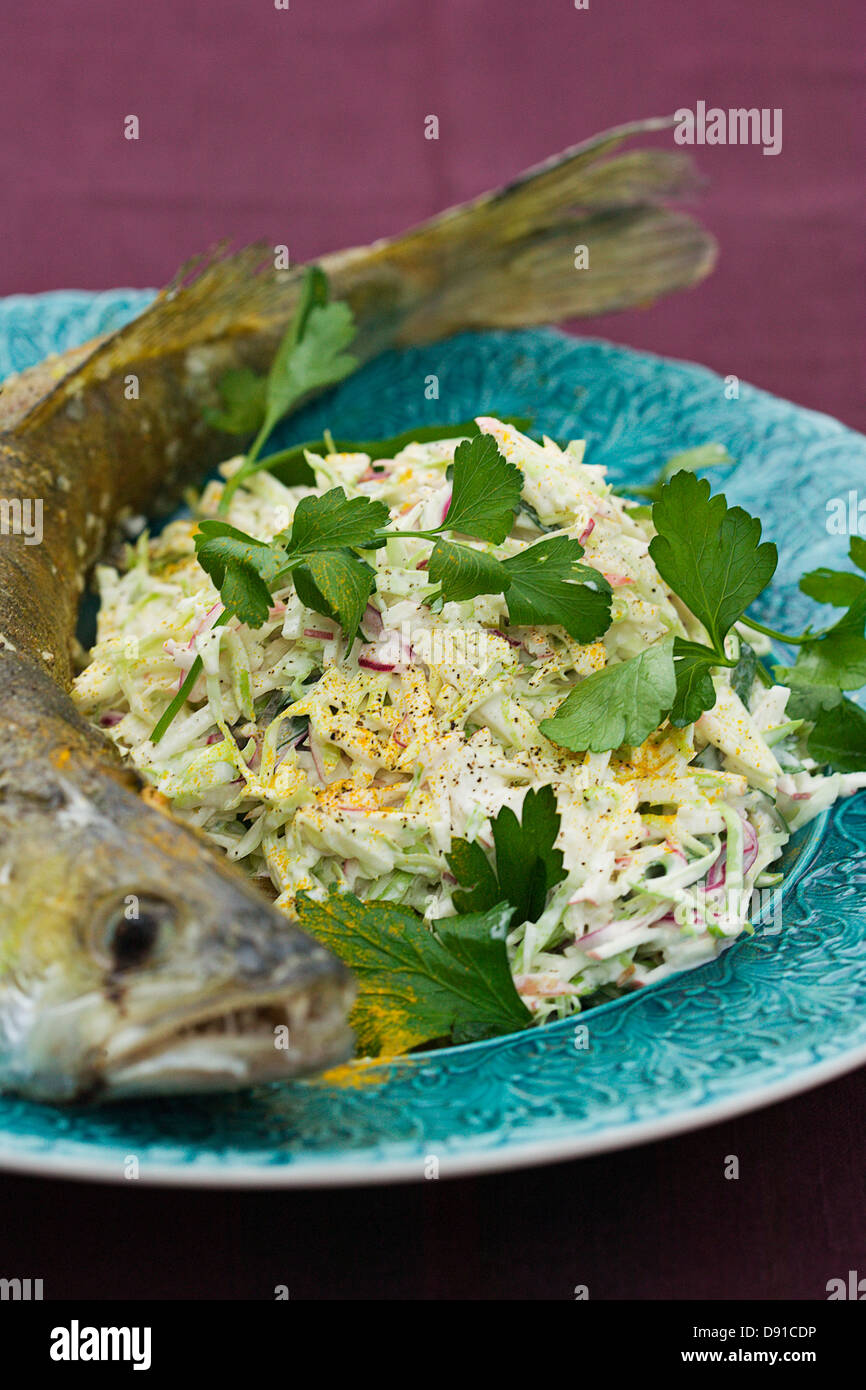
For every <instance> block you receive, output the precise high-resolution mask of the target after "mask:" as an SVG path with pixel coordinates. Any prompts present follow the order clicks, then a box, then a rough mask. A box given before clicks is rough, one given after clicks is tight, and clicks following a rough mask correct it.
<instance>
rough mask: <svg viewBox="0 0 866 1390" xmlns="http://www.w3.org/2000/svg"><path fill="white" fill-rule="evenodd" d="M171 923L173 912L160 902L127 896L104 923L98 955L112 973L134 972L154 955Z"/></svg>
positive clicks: (172, 923) (132, 894)
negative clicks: (104, 960) (108, 965)
mask: <svg viewBox="0 0 866 1390" xmlns="http://www.w3.org/2000/svg"><path fill="white" fill-rule="evenodd" d="M174 922H175V911H174V908H173V907H172V906H171V904H170V903H167V902H166V901H165V900H164V899H163V898H155V897H152V896H151V895H149V894H148V895H147V896H144V895H142V896H139V895H137V894H134V893H130V894H128V895H127V897H126V898H125V899H124V901H123V904H122V905H120V906H118V907H115V908H114V910H113V911H112V912H111V913H110V914H109V916H108V918H107V919H106V921H105V924H104V926H103V929H102V932H101V942H100V946H101V950H100V954H101V955H102V956H103V957H105V959H106V963H107V964H110V966H111V968H112V970H115V971H124V970H136V969H138V968H140V967H141V966H143V965H147V964H148V962H149V961H151V960H152V959H153V958H154V957H155V956H156V955H157V954H158V951H159V948H160V946H162V945H163V944H164V941H165V938H166V936H167V935H168V934H169V932H170V931H171V928H172V926H173V925H174Z"/></svg>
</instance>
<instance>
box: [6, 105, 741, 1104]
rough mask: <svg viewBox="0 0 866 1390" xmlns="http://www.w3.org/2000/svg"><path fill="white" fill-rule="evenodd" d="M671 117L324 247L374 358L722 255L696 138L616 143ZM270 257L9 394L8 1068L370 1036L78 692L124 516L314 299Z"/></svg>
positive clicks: (704, 266)
mask: <svg viewBox="0 0 866 1390" xmlns="http://www.w3.org/2000/svg"><path fill="white" fill-rule="evenodd" d="M669 124H670V122H668V121H664V120H660V121H648V122H641V123H637V124H635V125H632V126H623V127H621V128H619V129H617V130H614V131H611V132H608V133H607V134H605V135H602V136H599V137H597V138H596V139H594V140H592V141H589V142H588V143H586V144H584V145H579V146H575V147H574V148H572V149H570V150H568V151H566V152H565V153H564V154H563V155H560V156H558V157H557V158H556V159H553V160H551V161H548V162H547V163H545V164H542V165H540V166H538V167H537V168H535V169H532V170H530V171H529V172H528V173H526V174H524V175H523V176H522V177H521V178H519V179H518V180H516V181H515V182H513V183H511V184H509V185H508V186H507V187H505V188H503V189H501V190H499V191H498V192H495V193H492V194H488V195H485V196H484V197H481V198H479V199H477V200H475V201H473V202H470V203H467V204H465V205H463V206H462V207H459V208H455V209H451V210H450V211H448V212H446V213H444V214H442V215H441V216H439V217H437V218H435V219H433V220H432V221H430V222H427V223H425V224H423V225H422V226H420V227H417V228H415V229H414V230H412V231H410V232H408V233H407V234H406V235H404V236H402V237H399V238H397V239H395V240H384V241H379V242H376V243H374V244H373V245H372V246H369V247H366V248H362V249H358V248H356V249H351V250H347V251H342V252H339V253H336V254H333V255H328V256H325V257H323V258H322V259H321V260H320V262H319V264H320V265H321V267H322V269H323V270H324V271H325V272H326V274H327V275H328V277H329V279H330V282H331V286H332V292H333V294H334V297H335V298H341V299H345V300H347V301H348V303H349V305H350V306H351V308H352V310H353V312H354V315H355V318H356V321H357V323H358V326H359V333H358V338H357V340H356V342H355V344H354V345H353V349H352V350H353V352H354V353H355V354H356V356H357V357H358V358H359V360H360V361H367V360H369V359H370V358H371V357H373V356H374V355H375V354H377V353H379V352H381V351H382V350H383V349H385V348H389V347H394V346H400V345H404V344H413V343H422V342H429V341H432V340H434V339H437V338H442V337H446V336H448V335H449V334H452V333H455V332H457V331H459V330H463V329H475V328H483V327H512V326H515V325H522V324H531V323H540V322H551V321H558V320H562V319H565V318H571V317H576V316H581V315H590V314H596V313H601V312H605V311H609V310H612V309H620V308H625V307H627V306H630V305H635V304H645V303H648V302H650V301H652V300H653V299H655V298H657V297H658V296H659V295H661V294H664V293H666V292H668V291H671V290H674V289H678V288H681V287H684V286H687V285H689V284H691V283H693V282H694V281H696V280H697V279H699V278H700V277H701V276H703V275H704V274H706V273H707V271H708V270H709V269H710V267H711V265H712V261H713V256H714V245H713V242H712V239H711V238H710V237H709V236H708V234H707V233H706V232H705V231H704V230H703V229H702V228H701V227H700V226H698V225H697V224H696V223H695V222H694V221H693V220H692V219H691V218H689V217H688V216H686V215H684V214H682V213H679V212H675V211H671V210H670V209H668V208H667V207H665V206H664V205H663V200H664V199H666V198H668V197H671V196H679V195H681V194H684V193H687V192H688V191H690V189H691V188H693V186H694V184H695V179H694V175H693V172H692V169H691V166H690V164H689V162H688V159H687V158H686V157H685V156H684V155H683V154H682V153H680V152H673V151H667V150H661V149H643V150H638V151H630V152H619V153H616V151H617V149H618V147H619V146H620V145H621V143H622V142H623V141H624V140H625V139H626V138H628V137H630V136H632V135H635V134H639V133H643V132H647V131H659V130H662V129H664V128H665V127H666V126H668V125H669ZM580 247H585V248H586V253H585V254H584V255H583V257H582V258H581V257H580V256H578V255H577V250H578V248H580ZM271 257H272V249H271V248H263V247H261V246H258V247H251V248H248V249H246V250H244V251H241V252H239V253H238V254H237V255H234V256H231V257H227V258H225V259H216V260H211V261H205V262H203V263H201V264H200V265H199V266H197V267H194V268H193V269H192V270H189V271H187V272H185V273H181V275H180V276H179V277H178V279H177V280H176V281H175V282H174V283H173V284H172V285H171V286H170V287H169V289H168V290H166V291H164V292H163V293H162V294H161V295H160V296H159V297H158V298H157V299H156V300H155V301H154V303H153V304H152V305H151V306H150V307H149V308H148V309H147V310H146V311H145V312H144V313H143V314H141V315H140V317H139V318H137V319H135V320H134V321H133V322H132V323H130V324H129V325H128V326H127V327H125V328H123V329H121V330H120V331H119V332H116V333H113V334H111V335H109V336H107V337H106V338H104V339H102V340H100V341H97V342H96V343H91V344H88V345H85V346H84V347H82V348H77V349H75V350H74V351H72V352H69V353H66V354H64V355H63V356H61V357H58V358H55V359H53V360H49V361H48V362H46V363H43V364H41V365H40V366H39V367H35V368H32V369H30V370H28V371H26V372H24V373H22V374H21V375H20V376H18V377H17V378H15V379H14V380H10V381H9V382H7V383H6V385H5V387H4V389H3V390H2V391H0V498H2V499H5V500H6V502H7V504H14V500H15V499H18V500H19V501H20V502H22V503H24V502H25V501H27V500H29V501H30V502H31V503H35V502H36V501H38V502H40V503H41V506H42V509H43V510H42V516H43V537H42V542H41V544H30V543H28V540H30V541H32V540H33V536H30V537H29V538H28V537H26V536H22V535H4V536H2V537H0V707H2V715H3V728H2V739H0V1088H4V1089H7V1090H14V1091H18V1092H20V1093H23V1094H26V1095H30V1096H34V1097H38V1098H43V1099H48V1100H52V1101H69V1100H73V1099H76V1098H82V1097H86V1098H93V1097H97V1098H104V1097H108V1098H111V1097H116V1096H129V1095H141V1094H154V1093H162V1092H178V1091H187V1090H190V1091H191V1090H200V1089H208V1088H210V1089H217V1088H227V1087H234V1086H242V1085H248V1084H250V1083H252V1082H254V1081H259V1080H265V1079H274V1078H282V1077H291V1076H296V1075H302V1074H305V1073H310V1072H315V1071H317V1070H320V1069H322V1068H324V1067H326V1066H328V1065H330V1064H332V1063H334V1062H336V1061H339V1060H342V1059H343V1058H344V1057H345V1056H347V1055H348V1054H349V1051H350V1048H351V1035H350V1033H349V1030H348V1028H347V1025H346V1016H347V1012H348V1009H349V1007H350V1005H351V1002H352V995H353V990H352V983H351V980H350V979H349V977H348V975H347V972H346V971H345V970H344V968H343V967H342V965H340V963H339V962H338V961H337V960H335V959H334V958H333V957H332V956H330V955H329V954H328V953H327V952H326V951H325V950H324V949H323V948H322V947H321V946H319V945H317V944H316V943H314V942H312V941H310V940H309V939H308V938H307V937H305V936H304V935H303V934H302V933H301V932H300V931H299V930H298V929H297V928H296V927H295V926H294V925H292V924H291V923H290V922H288V921H287V920H286V918H285V917H284V916H283V915H282V914H281V913H278V912H277V911H276V910H275V909H274V908H273V907H272V906H271V905H270V903H268V901H267V900H266V899H265V897H264V896H263V895H261V894H260V893H259V892H258V891H257V890H256V888H255V887H254V886H253V885H252V884H251V883H250V881H249V880H248V879H246V878H245V877H244V876H243V875H242V873H241V872H240V871H238V870H236V869H234V868H232V867H230V866H229V865H228V864H227V863H224V862H221V861H220V860H219V859H218V858H217V857H216V856H215V854H214V853H213V852H212V850H211V849H210V848H208V846H207V845H206V844H205V842H204V840H203V839H202V838H200V837H199V836H197V835H196V834H195V832H193V831H192V830H190V829H188V828H186V827H184V826H183V825H181V824H180V823H179V822H178V821H176V820H175V819H173V818H172V817H171V815H170V814H168V813H166V812H165V811H164V810H162V809H160V808H158V807H157V806H155V805H154V804H153V803H152V799H149V798H148V796H147V794H146V793H145V794H144V795H142V794H141V793H142V787H141V784H140V783H139V781H138V779H137V777H136V775H135V774H134V773H133V772H132V771H131V770H130V769H128V768H125V767H124V766H123V765H122V763H121V761H120V759H119V757H118V755H117V754H116V753H115V752H114V750H113V749H112V747H111V746H110V745H109V743H108V742H107V740H105V739H104V738H103V737H102V736H101V735H100V734H99V733H97V732H96V731H94V730H93V729H91V728H90V727H89V726H88V725H87V724H86V723H85V722H84V721H83V720H82V719H81V718H80V717H79V715H78V714H77V713H76V710H75V708H74V706H73V704H72V702H71V700H70V698H69V694H68V691H69V686H70V682H71V677H72V646H73V638H74V633H75V627H76V617H77V609H78V603H79V599H80V596H81V592H82V590H83V588H84V585H85V580H86V576H87V574H88V571H89V570H90V569H91V567H92V565H93V564H94V562H95V561H96V560H97V559H98V558H99V556H100V554H101V553H102V552H103V551H104V549H105V547H106V545H107V544H108V543H109V542H110V541H111V539H112V537H113V535H114V533H115V528H116V526H117V524H118V522H119V521H120V520H121V519H122V518H123V517H124V515H126V514H139V513H146V514H149V515H152V514H154V513H158V512H162V511H165V510H166V509H168V508H170V507H171V506H172V504H173V503H175V502H176V500H177V498H178V497H179V496H180V494H181V493H182V490H183V488H184V487H185V486H187V485H188V484H189V483H190V482H191V481H193V480H195V479H197V478H201V477H202V476H203V475H204V474H205V473H206V472H207V471H208V470H209V469H210V468H211V467H212V466H213V465H214V464H216V463H217V462H218V461H219V460H220V458H222V457H225V455H226V453H227V452H228V451H229V450H227V444H226V438H225V436H224V435H223V434H221V433H220V432H219V431H218V430H216V429H214V428H212V427H211V426H209V425H208V424H206V423H205V412H206V409H207V408H208V407H211V406H216V405H217V404H218V394H217V390H216V387H217V383H218V382H219V380H220V378H221V377H222V375H223V374H224V373H225V372H226V371H227V370H228V369H230V368H237V367H239V366H249V367H252V368H254V369H255V370H257V371H260V372H261V371H264V370H266V369H267V367H268V365H269V363H270V360H271V358H272V356H273V353H274V351H275V349H276V346H277V343H278V342H279V340H280V338H281V336H282V334H283V332H284V330H285V327H286V324H287V323H288V321H289V320H290V318H291V316H292V314H293V311H294V308H295V305H296V302H297V297H298V291H299V286H300V278H301V270H300V269H294V270H290V271H276V270H274V269H273V264H274V262H273V259H272V258H271ZM587 257H588V267H587V266H586V260H587ZM263 264H264V268H263ZM578 267H582V268H578ZM131 378H135V380H136V382H137V395H136V394H135V393H134V392H129V391H128V390H127V389H126V387H127V384H128V383H129V381H130V379H131ZM130 395H134V397H135V398H134V399H129V396H130ZM8 514H9V515H13V514H14V508H13V511H9V512H8Z"/></svg>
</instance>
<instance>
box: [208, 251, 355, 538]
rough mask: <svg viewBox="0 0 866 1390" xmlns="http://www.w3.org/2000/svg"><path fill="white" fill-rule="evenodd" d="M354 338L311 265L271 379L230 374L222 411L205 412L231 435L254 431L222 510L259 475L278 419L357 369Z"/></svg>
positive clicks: (348, 316) (350, 323)
mask: <svg viewBox="0 0 866 1390" xmlns="http://www.w3.org/2000/svg"><path fill="white" fill-rule="evenodd" d="M356 334H357V328H356V325H355V320H354V316H353V314H352V311H351V309H350V308H349V306H348V304H346V303H344V302H342V301H337V302H336V303H329V290H328V280H327V276H326V275H325V274H324V272H323V271H322V270H320V269H319V267H318V266H309V267H308V268H307V270H306V272H305V274H304V279H303V282H302V285H301V297H300V302H299V304H298V308H297V310H296V312H295V315H294V317H293V319H292V322H291V323H290V324H289V327H288V329H287V331H286V333H285V335H284V337H283V339H282V341H281V342H280V345H279V347H278V348H277V352H276V355H275V357H274V360H273V362H272V363H271V368H270V371H269V372H268V374H267V376H266V377H263V376H259V375H258V373H256V372H254V371H252V370H251V369H250V368H249V367H241V368H238V369H237V370H235V371H230V372H226V374H225V375H224V376H223V378H222V379H221V381H220V383H219V392H220V396H221V398H222V406H223V408H222V410H211V411H208V412H206V419H207V420H208V423H209V424H211V425H215V426H216V427H217V428H218V429H222V430H225V431H226V432H227V433H229V434H251V433H253V432H255V438H254V439H253V442H252V444H251V445H250V447H249V449H248V450H247V452H246V454H245V456H244V460H243V463H242V464H241V467H240V468H239V469H238V470H237V472H236V473H234V474H233V475H232V477H231V478H229V480H228V482H227V483H226V485H225V488H224V489H223V494H222V497H221V499H220V504H219V510H220V512H223V513H225V512H226V511H227V510H228V507H229V503H230V502H231V499H232V497H233V496H234V494H235V492H236V490H237V489H238V487H240V485H241V484H242V483H243V482H244V480H245V479H246V478H247V477H248V476H249V474H250V473H252V472H254V471H255V469H256V466H257V460H258V458H259V455H260V453H261V451H262V449H263V448H264V446H265V444H266V443H267V441H268V439H269V438H270V435H271V434H272V433H273V430H274V429H275V427H276V426H277V425H278V424H279V422H280V420H282V419H283V417H284V416H285V415H287V414H288V413H289V411H290V410H292V409H293V408H294V406H296V405H297V404H298V402H299V401H301V400H303V398H304V397H305V396H308V395H309V394H310V393H311V392H312V391H317V390H321V389H322V387H325V386H332V385H334V384H335V383H336V382H338V381H342V379H343V377H345V376H348V375H349V373H350V372H353V371H354V370H355V368H356V367H357V365H358V359H357V358H356V357H353V356H352V354H351V353H349V352H347V351H346V349H347V348H348V347H349V345H350V343H352V342H353V341H354V338H355V336H356Z"/></svg>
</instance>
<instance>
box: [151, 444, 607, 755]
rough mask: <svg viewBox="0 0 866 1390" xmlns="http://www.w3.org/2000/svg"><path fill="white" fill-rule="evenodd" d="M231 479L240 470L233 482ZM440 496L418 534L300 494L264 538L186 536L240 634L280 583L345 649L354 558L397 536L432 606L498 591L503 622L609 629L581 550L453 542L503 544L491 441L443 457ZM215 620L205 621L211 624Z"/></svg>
mask: <svg viewBox="0 0 866 1390" xmlns="http://www.w3.org/2000/svg"><path fill="white" fill-rule="evenodd" d="M235 476H236V477H238V476H240V474H237V475H235ZM451 484H452V490H451V499H450V502H449V506H448V510H447V514H446V515H445V517H444V518H443V520H442V522H441V523H440V524H439V525H438V526H435V527H432V528H429V529H427V530H414V531H401V530H398V529H394V528H392V527H391V525H390V514H389V511H388V508H387V506H386V505H385V503H384V502H378V501H376V502H374V501H372V500H371V499H370V498H368V497H351V498H350V497H348V496H347V495H346V493H345V492H344V490H343V489H342V488H339V487H336V488H332V489H331V490H330V491H329V492H326V493H325V494H324V495H323V496H310V497H304V498H303V499H302V500H301V502H299V504H298V506H297V508H296V510H295V514H294V517H293V519H292V523H291V525H290V526H289V527H287V528H286V529H285V530H284V531H281V532H279V533H278V534H277V535H276V536H274V537H273V538H272V539H271V540H270V541H262V540H258V539H257V538H256V537H255V536H250V535H247V534H246V532H244V531H240V530H239V529H238V528H237V527H235V526H232V525H231V524H230V523H229V522H227V521H223V520H221V519H219V518H217V519H207V520H203V521H201V522H200V523H199V528H198V532H197V534H196V537H195V548H196V555H197V557H198V561H199V564H200V565H201V566H202V568H203V569H204V570H206V571H207V573H208V574H209V575H210V576H211V578H212V580H213V582H214V585H215V586H216V588H217V589H218V590H219V593H220V599H221V601H222V604H223V612H222V613H221V614H220V618H219V620H218V623H219V624H224V623H226V622H228V621H229V619H230V618H232V617H234V618H237V619H238V621H239V622H242V623H245V624H247V626H249V627H261V626H262V624H263V623H264V622H266V620H267V618H268V614H269V611H270V607H271V598H272V595H273V594H274V593H275V592H277V591H278V590H279V589H280V588H283V587H285V586H286V585H287V584H288V583H289V582H291V583H293V584H294V587H295V590H296V592H297V594H298V596H299V597H300V599H301V601H302V602H303V603H304V604H305V605H306V606H307V607H308V608H311V609H312V610H313V611H314V612H316V613H321V614H323V615H324V616H326V617H328V618H331V619H333V620H335V621H336V622H338V623H339V624H340V626H341V627H342V629H343V632H344V635H345V638H346V642H347V645H348V647H351V645H352V643H353V642H354V640H355V637H356V636H357V633H358V628H359V625H360V621H361V617H362V615H363V613H364V609H365V607H366V605H367V603H368V601H369V599H370V596H371V595H372V593H373V590H374V588H375V582H376V574H375V570H374V569H373V567H372V566H371V565H370V563H369V561H368V559H367V558H366V555H367V554H368V553H369V552H371V551H375V550H377V549H379V548H380V547H382V546H384V545H387V544H388V543H389V542H391V541H394V540H401V539H407V538H409V539H412V538H414V539H420V540H427V541H430V542H431V544H432V546H433V549H432V552H431V555H430V559H429V575H430V579H431V582H432V584H433V586H434V589H433V592H432V593H431V594H430V596H429V599H428V601H429V602H430V604H431V606H433V607H441V605H442V604H443V603H449V602H462V601H464V600H468V599H471V598H475V597H476V596H477V595H479V594H503V595H504V596H505V600H506V606H507V609H508V614H509V620H510V621H511V622H512V623H514V624H519V625H523V624H559V625H561V626H562V627H564V628H565V630H566V631H567V632H569V633H570V634H571V636H572V637H574V638H575V640H576V641H579V642H591V641H594V640H595V639H596V638H597V637H600V636H601V635H602V633H604V632H605V631H606V629H607V628H608V626H609V625H610V608H611V590H610V585H609V584H608V582H607V580H606V579H605V578H604V576H603V575H601V574H600V573H599V572H598V571H597V570H595V569H592V568H591V567H590V566H589V565H584V564H582V563H581V558H582V556H583V553H584V552H583V547H582V546H581V545H580V543H579V542H578V541H577V540H574V539H572V538H570V537H568V536H563V535H558V536H550V537H547V538H545V539H544V540H541V541H538V542H537V543H536V544H534V545H532V546H529V547H527V548H526V550H524V551H521V552H519V553H518V554H517V555H513V556H509V557H508V558H507V559H505V560H499V559H497V557H496V556H494V555H491V554H489V553H488V552H487V551H485V550H482V549H479V548H478V547H477V546H468V545H464V544H461V543H459V542H457V541H454V540H453V539H450V537H452V536H453V535H454V534H458V535H461V536H468V537H470V538H471V539H473V540H475V541H481V542H486V543H487V544H490V545H494V544H497V543H501V542H502V541H504V540H505V538H506V537H507V536H508V534H509V532H510V531H511V528H512V526H513V525H514V518H515V515H516V513H517V511H518V509H519V507H520V505H521V490H522V487H523V474H522V472H521V471H520V469H519V468H516V467H515V465H514V464H512V463H509V462H508V461H507V460H506V459H505V458H503V456H502V454H501V453H500V452H499V448H498V446H497V443H496V440H495V439H494V438H493V437H492V435H486V434H480V433H479V434H477V435H476V436H475V437H473V438H471V439H467V440H463V441H462V442H461V443H460V444H458V446H457V448H456V449H455V451H454V464H453V472H452V478H451ZM217 625H218V624H214V626H217ZM201 669H202V663H201V660H200V658H196V660H195V661H194V663H193V665H192V666H191V668H190V670H189V672H188V673H187V676H186V678H185V680H184V682H183V684H182V685H181V688H180V690H179V691H178V692H177V694H176V695H175V697H174V699H173V700H172V702H171V704H170V705H169V707H168V709H167V710H166V711H165V712H164V714H163V715H162V717H161V719H160V720H159V722H158V723H157V725H156V728H155V729H154V731H153V734H152V735H151V741H152V742H154V743H157V742H159V740H160V739H161V738H162V736H163V735H164V733H165V731H166V729H167V728H168V727H169V725H170V724H171V722H172V720H173V719H174V718H175V716H176V714H177V713H178V711H179V710H180V709H182V708H183V705H184V703H185V701H186V699H187V697H188V695H189V694H190V692H191V691H192V689H193V687H194V685H195V681H196V679H197V678H198V675H199V673H200V672H201Z"/></svg>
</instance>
